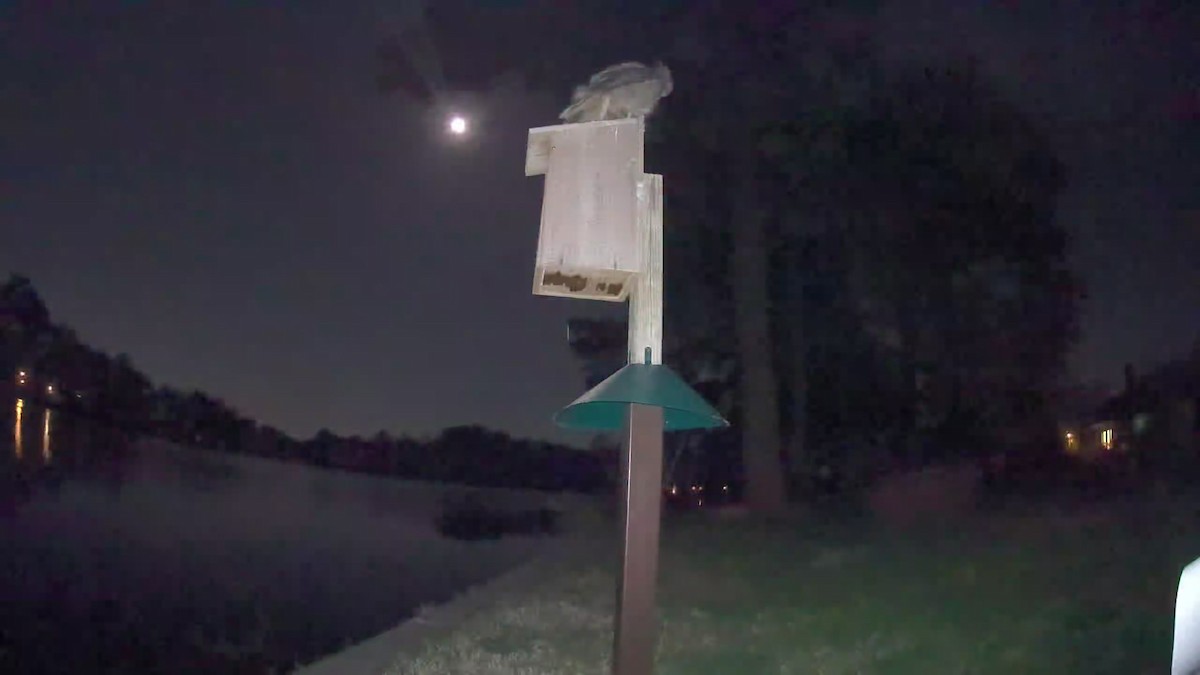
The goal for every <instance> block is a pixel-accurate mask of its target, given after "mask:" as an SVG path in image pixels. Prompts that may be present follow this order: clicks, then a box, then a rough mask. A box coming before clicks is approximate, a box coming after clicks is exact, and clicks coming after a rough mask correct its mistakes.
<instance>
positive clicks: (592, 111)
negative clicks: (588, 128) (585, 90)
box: [558, 96, 608, 124]
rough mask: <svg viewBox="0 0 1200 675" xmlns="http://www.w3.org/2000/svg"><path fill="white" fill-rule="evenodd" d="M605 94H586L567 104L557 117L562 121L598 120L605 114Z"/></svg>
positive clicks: (606, 98)
mask: <svg viewBox="0 0 1200 675" xmlns="http://www.w3.org/2000/svg"><path fill="white" fill-rule="evenodd" d="M607 101H608V97H606V96H586V97H583V98H580V99H579V100H577V101H575V102H574V103H572V104H571V105H569V106H567V108H566V109H565V110H563V111H562V112H561V113H559V115H558V118H559V119H561V120H563V121H564V122H568V123H571V124H574V123H576V122H598V121H600V120H602V119H604V117H605V115H606V114H607V109H608V106H607Z"/></svg>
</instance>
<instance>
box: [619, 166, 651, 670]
mask: <svg viewBox="0 0 1200 675" xmlns="http://www.w3.org/2000/svg"><path fill="white" fill-rule="evenodd" d="M637 193H638V194H637V196H638V238H639V242H640V245H641V247H642V261H643V264H644V265H645V267H644V268H643V273H642V274H640V275H638V277H637V278H636V281H635V283H634V286H633V288H632V290H631V294H630V301H629V362H630V363H644V362H645V358H646V352H647V350H648V351H649V353H650V361H651V363H654V364H661V363H662V318H663V306H662V292H663V204H662V176H658V175H654V174H644V175H643V177H642V180H640V181H639V182H638V189H637ZM662 462H663V411H662V408H658V407H655V406H644V405H637V404H632V405H630V406H629V417H628V421H627V422H626V434H625V442H624V445H623V448H622V451H621V497H622V499H621V522H622V532H621V535H622V536H621V571H620V576H619V577H618V580H617V615H616V627H615V630H614V639H613V673H614V675H650V674H651V673H652V672H653V671H654V651H655V645H656V643H657V638H658V617H657V615H656V611H655V586H656V585H657V583H658V540H659V525H660V519H661V510H662Z"/></svg>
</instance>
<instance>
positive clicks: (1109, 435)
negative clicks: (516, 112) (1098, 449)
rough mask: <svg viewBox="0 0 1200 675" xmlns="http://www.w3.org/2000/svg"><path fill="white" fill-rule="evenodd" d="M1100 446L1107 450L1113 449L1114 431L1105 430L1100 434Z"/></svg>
mask: <svg viewBox="0 0 1200 675" xmlns="http://www.w3.org/2000/svg"><path fill="white" fill-rule="evenodd" d="M1100 445H1102V446H1104V449H1105V450H1112V449H1113V430H1112V429H1105V430H1104V431H1101V432H1100Z"/></svg>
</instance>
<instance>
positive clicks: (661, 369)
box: [554, 363, 729, 431]
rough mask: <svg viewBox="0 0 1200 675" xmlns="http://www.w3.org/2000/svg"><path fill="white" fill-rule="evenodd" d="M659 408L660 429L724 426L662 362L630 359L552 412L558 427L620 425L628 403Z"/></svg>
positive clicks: (599, 428) (610, 427)
mask: <svg viewBox="0 0 1200 675" xmlns="http://www.w3.org/2000/svg"><path fill="white" fill-rule="evenodd" d="M630 403H640V404H642V405H652V406H657V407H659V408H662V409H663V429H664V430H665V431H681V430H684V429H715V428H717V427H724V426H728V425H729V423H728V422H726V421H725V418H723V417H721V414H720V413H718V412H717V411H716V409H714V408H713V407H712V406H711V405H709V404H708V402H707V401H705V400H704V399H703V398H701V397H700V394H697V393H696V392H695V390H693V389H692V388H691V387H689V386H688V385H687V383H686V382H684V381H683V379H682V378H681V377H679V376H678V375H676V374H675V372H674V371H672V370H671V369H670V368H668V367H666V366H656V365H651V364H649V363H631V364H629V365H627V366H625V367H624V368H622V369H620V370H618V371H617V372H615V373H613V374H612V375H611V376H609V378H608V379H606V380H604V381H603V382H601V383H600V384H598V385H596V386H595V387H593V388H592V390H591V391H589V392H587V393H586V394H584V395H583V396H580V397H579V398H578V399H576V400H575V402H574V403H572V404H571V405H569V406H567V407H565V408H563V409H562V410H560V411H559V412H558V414H557V415H555V416H554V421H555V423H556V424H558V425H559V426H560V427H564V428H567V429H586V430H594V431H611V430H617V429H622V428H624V426H625V419H626V417H627V416H628V410H629V404H630Z"/></svg>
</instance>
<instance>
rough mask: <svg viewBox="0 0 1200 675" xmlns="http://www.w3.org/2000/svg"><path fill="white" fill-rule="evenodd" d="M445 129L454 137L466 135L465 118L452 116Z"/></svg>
mask: <svg viewBox="0 0 1200 675" xmlns="http://www.w3.org/2000/svg"><path fill="white" fill-rule="evenodd" d="M446 128H447V129H448V130H449V131H450V133H452V134H454V135H455V136H462V135H463V134H465V133H467V118H465V117H463V116H462V115H452V116H451V117H450V120H449V121H448V122H447V123H446Z"/></svg>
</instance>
